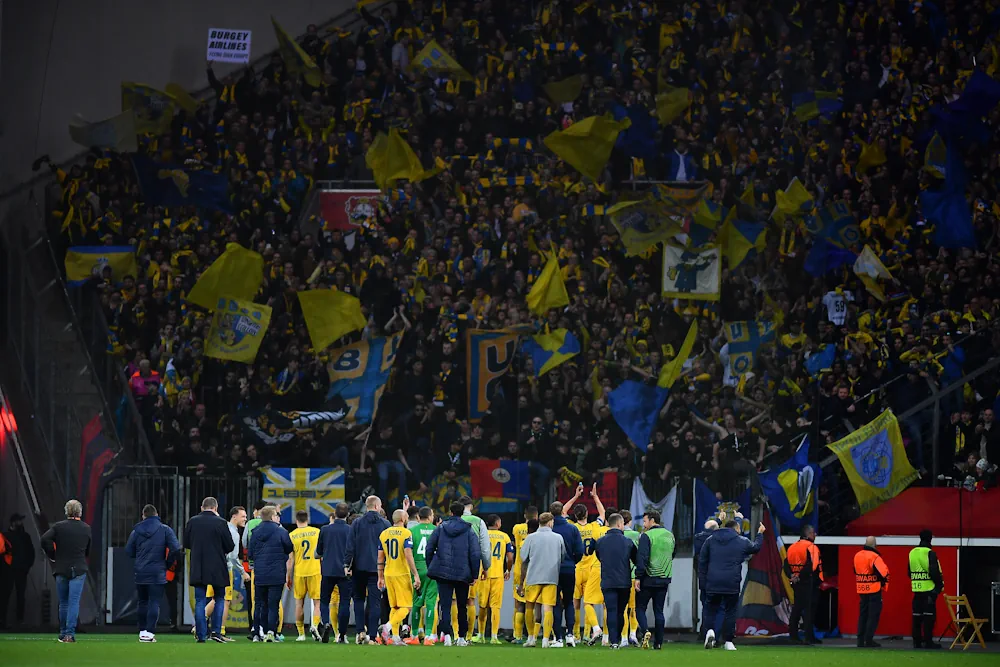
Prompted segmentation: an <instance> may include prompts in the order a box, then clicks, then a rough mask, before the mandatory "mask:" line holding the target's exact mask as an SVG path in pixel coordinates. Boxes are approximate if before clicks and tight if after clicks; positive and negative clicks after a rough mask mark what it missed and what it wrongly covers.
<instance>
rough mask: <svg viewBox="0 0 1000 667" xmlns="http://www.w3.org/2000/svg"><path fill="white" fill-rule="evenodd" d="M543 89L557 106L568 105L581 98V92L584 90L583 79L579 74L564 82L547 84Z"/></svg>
mask: <svg viewBox="0 0 1000 667" xmlns="http://www.w3.org/2000/svg"><path fill="white" fill-rule="evenodd" d="M543 88H544V89H545V94H546V95H548V96H549V99H550V100H552V101H553V102H555V103H556V104H566V103H567V102H572V101H573V100H575V99H576V98H577V97H579V96H580V92H581V91H582V90H583V77H582V76H580V75H579V74H574V75H573V76H571V77H569V78H566V79H563V80H562V81H552V82H551V83H547V84H545V85H544V86H543Z"/></svg>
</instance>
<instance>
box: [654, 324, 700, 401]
mask: <svg viewBox="0 0 1000 667" xmlns="http://www.w3.org/2000/svg"><path fill="white" fill-rule="evenodd" d="M696 340H698V320H693V321H692V322H691V326H690V327H688V332H687V335H686V336H684V342H683V343H681V349H680V350H678V352H677V356H675V357H674V358H673V359H671V360H670V361H668V362H667V363H665V364H663V368H661V369H660V376H659V377H658V378H657V381H656V386H657V387H660V388H662V389H670V387H672V386H673V384H674V382H676V381H677V378H679V377H680V376H681V371H683V370H684V364H685V363H687V360H688V357H690V356H691V350H692V348H694V343H695V341H696Z"/></svg>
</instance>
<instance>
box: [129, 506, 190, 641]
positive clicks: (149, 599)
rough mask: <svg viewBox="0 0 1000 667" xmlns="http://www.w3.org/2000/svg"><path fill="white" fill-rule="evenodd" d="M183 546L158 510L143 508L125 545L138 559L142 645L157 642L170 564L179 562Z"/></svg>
mask: <svg viewBox="0 0 1000 667" xmlns="http://www.w3.org/2000/svg"><path fill="white" fill-rule="evenodd" d="M180 551H181V545H180V543H179V542H178V541H177V536H176V535H175V534H174V531H173V530H172V529H171V528H170V526H165V525H163V524H162V523H160V517H159V515H158V514H157V512H156V508H155V507H153V506H152V505H146V506H145V507H143V508H142V521H140V522H139V523H137V524H136V525H135V528H133V529H132V534H131V535H129V536H128V542H127V543H126V544H125V553H127V554H128V555H129V557H130V558H134V559H135V567H134V571H135V592H136V597H137V598H138V603H137V605H136V615H137V616H138V620H139V641H140V642H143V643H151V642H155V641H156V622H157V621H158V620H159V618H160V598H162V597H163V587H164V586H166V585H167V563H168V562H170V561H172V560H174V559H175V558H177V556H178V555H179V554H180Z"/></svg>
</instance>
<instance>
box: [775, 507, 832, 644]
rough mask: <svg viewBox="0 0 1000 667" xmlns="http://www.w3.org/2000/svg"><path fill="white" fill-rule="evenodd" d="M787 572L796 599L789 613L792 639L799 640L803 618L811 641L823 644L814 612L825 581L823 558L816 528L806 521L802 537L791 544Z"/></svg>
mask: <svg viewBox="0 0 1000 667" xmlns="http://www.w3.org/2000/svg"><path fill="white" fill-rule="evenodd" d="M784 569H785V575H786V576H787V577H788V579H789V580H790V581H791V582H792V592H793V593H794V594H795V601H794V602H793V603H792V611H791V613H789V615H788V632H789V634H790V635H791V638H792V641H798V637H799V619H800V618H801V619H802V631H803V632H804V633H805V636H806V643H807V644H821V643H822V642H821V641H820V640H819V639H816V635H815V634H814V630H813V612H814V611H815V606H816V599H817V597H818V595H817V594H818V592H819V584H820V582H821V581H823V561H822V559H821V558H820V554H819V547H817V546H816V529H815V528H813V527H812V526H810V525H808V524H806V525H805V526H803V527H802V539H800V540H799V541H798V542H796V543H795V544H793V545H792V546H790V547H788V554H787V556H786V558H785V568H784Z"/></svg>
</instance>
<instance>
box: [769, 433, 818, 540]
mask: <svg viewBox="0 0 1000 667" xmlns="http://www.w3.org/2000/svg"><path fill="white" fill-rule="evenodd" d="M822 478H823V473H822V470H821V469H820V467H819V466H818V465H813V464H811V463H809V437H808V436H807V437H806V438H805V439H803V441H802V444H800V445H799V448H798V449H796V450H795V454H793V455H792V458H790V459H788V460H787V461H785V462H784V463H782V464H781V465H778V466H775V467H773V468H770V469H769V470H767V471H766V472H762V473H760V486H761V489H762V490H763V491H764V495H766V496H767V500H768V504H769V505H770V507H771V512H773V513H774V516H775V517H777V519H778V521H780V522H781V528H782V530H791V531H795V532H798V531H800V530H801V529H802V526H803V524H810V525H812V526H816V525H817V521H818V519H819V503H818V502H817V496H818V493H819V485H820V481H821V480H822Z"/></svg>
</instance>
